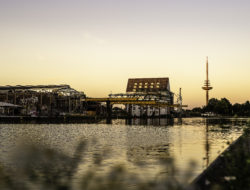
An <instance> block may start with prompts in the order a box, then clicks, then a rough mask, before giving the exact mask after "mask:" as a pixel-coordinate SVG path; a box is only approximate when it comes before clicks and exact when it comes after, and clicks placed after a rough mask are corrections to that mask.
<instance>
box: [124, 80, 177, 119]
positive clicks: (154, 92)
mask: <svg viewBox="0 0 250 190" xmlns="http://www.w3.org/2000/svg"><path fill="white" fill-rule="evenodd" d="M126 92H127V93H128V94H134V95H137V96H139V97H141V100H145V101H147V100H149V101H150V100H157V101H162V102H167V103H169V104H173V102H174V98H173V97H174V95H173V93H172V92H171V91H170V83H169V78H167V77H166V78H133V79H128V84H127V90H126ZM126 110H127V112H129V113H130V115H131V116H133V117H143V116H146V117H153V116H165V115H167V114H170V112H171V111H172V110H173V108H170V107H155V106H153V105H146V104H145V105H127V106H126Z"/></svg>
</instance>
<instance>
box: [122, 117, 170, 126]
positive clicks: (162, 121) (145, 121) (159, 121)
mask: <svg viewBox="0 0 250 190" xmlns="http://www.w3.org/2000/svg"><path fill="white" fill-rule="evenodd" d="M126 125H151V126H168V125H174V119H173V118H132V119H126Z"/></svg>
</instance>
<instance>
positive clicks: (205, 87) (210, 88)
mask: <svg viewBox="0 0 250 190" xmlns="http://www.w3.org/2000/svg"><path fill="white" fill-rule="evenodd" d="M202 89H203V90H205V91H206V106H207V105H208V100H209V90H212V89H213V87H211V86H210V81H209V79H208V57H207V62H206V80H205V82H204V86H203V87H202Z"/></svg>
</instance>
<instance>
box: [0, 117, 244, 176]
mask: <svg viewBox="0 0 250 190" xmlns="http://www.w3.org/2000/svg"><path fill="white" fill-rule="evenodd" d="M246 120H247V119H244V118H242V119H223V120H222V119H207V120H206V119H204V118H184V119H173V120H169V119H163V118H161V119H132V120H127V121H125V120H113V121H112V123H113V124H112V125H107V124H50V125H48V124H1V125H0V147H1V149H0V162H1V163H4V164H6V165H12V164H13V163H11V162H10V160H9V155H10V154H11V152H12V150H14V149H15V148H16V146H17V144H18V142H19V140H20V139H23V138H26V139H29V141H30V143H34V144H37V145H45V146H47V147H50V148H53V149H56V150H59V151H62V152H64V153H65V154H67V155H69V156H72V155H73V153H74V151H75V148H76V146H77V144H78V143H79V142H80V141H81V140H82V139H87V140H88V141H89V146H88V148H87V150H86V152H85V162H84V163H83V164H81V165H80V166H79V172H81V171H83V170H85V169H86V167H91V165H90V160H91V156H92V155H93V154H94V153H96V152H100V151H103V150H108V153H109V157H108V158H107V159H106V160H105V161H104V164H103V168H102V170H103V171H106V169H107V168H108V167H109V166H112V165H114V164H115V163H123V164H124V165H126V166H127V168H128V169H129V170H130V171H131V172H134V173H140V174H143V175H145V176H147V177H151V176H154V175H155V174H156V173H157V172H159V171H160V169H161V168H160V165H159V163H158V162H157V160H159V159H160V158H166V157H173V158H174V159H175V163H176V166H177V167H178V168H179V169H180V171H183V170H184V169H185V168H187V166H188V163H189V161H190V160H194V161H195V162H196V163H197V166H198V167H197V168H196V169H195V175H198V174H199V173H200V172H202V170H204V169H205V168H206V167H207V166H208V165H209V163H211V162H212V161H213V160H214V159H215V158H216V157H217V156H218V155H219V153H220V152H222V151H223V150H224V149H225V148H226V147H227V142H228V141H229V142H232V141H234V140H235V139H237V138H238V137H239V136H240V135H241V133H242V128H243V126H244V125H245V123H246ZM139 162H140V163H143V165H144V167H143V169H142V168H141V167H140V169H138V167H137V164H138V163H139Z"/></svg>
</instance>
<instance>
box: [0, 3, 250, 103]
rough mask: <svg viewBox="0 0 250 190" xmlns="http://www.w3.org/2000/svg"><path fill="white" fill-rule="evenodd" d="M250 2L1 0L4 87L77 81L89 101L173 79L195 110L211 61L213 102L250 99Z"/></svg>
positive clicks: (0, 50) (0, 58)
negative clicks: (139, 83) (142, 81)
mask: <svg viewBox="0 0 250 190" xmlns="http://www.w3.org/2000/svg"><path fill="white" fill-rule="evenodd" d="M249 8H250V3H249V2H248V1H245V0H242V1H233V0H227V1H226V0H219V1H218V0H217V1H215V0H211V1H205V0H204V1H197V0H190V1H184V0H176V1H167V0H166V1H162V0H155V1H150V0H133V1H132V0H127V1H121V0H116V1H114V0H105V1H100V0H92V1H90V0H85V1H78V0H73V1H64V0H62V1H59V0H52V1H49V0H44V1H30V0H24V1H22V2H20V1H17V0H13V1H1V2H0V28H1V30H0V64H1V70H0V85H18V84H22V85H26V84H69V85H71V87H73V88H75V89H77V90H81V91H84V92H85V93H86V94H87V96H91V97H104V96H107V95H108V94H109V93H110V92H113V93H121V92H125V89H126V83H127V79H128V78H132V77H133V78H135V77H169V78H170V85H171V89H172V91H174V92H175V93H178V89H179V88H180V87H181V88H182V89H183V90H182V92H183V101H184V104H188V105H189V107H190V108H192V107H195V106H201V105H204V104H205V92H204V91H203V90H202V89H201V87H202V85H203V83H204V80H205V63H206V56H208V57H209V64H210V65H209V67H210V68H209V69H210V71H209V72H210V81H211V85H212V86H213V87H214V89H213V90H212V91H210V97H216V98H222V97H227V98H228V99H229V100H230V101H231V102H232V103H235V102H239V103H243V102H245V101H246V100H249V99H250V98H249V94H250V88H249V83H250V79H249V71H250V54H249V49H250V38H249V33H250V23H249V21H248V18H250V12H249Z"/></svg>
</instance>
